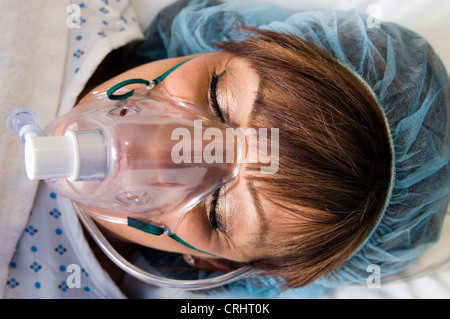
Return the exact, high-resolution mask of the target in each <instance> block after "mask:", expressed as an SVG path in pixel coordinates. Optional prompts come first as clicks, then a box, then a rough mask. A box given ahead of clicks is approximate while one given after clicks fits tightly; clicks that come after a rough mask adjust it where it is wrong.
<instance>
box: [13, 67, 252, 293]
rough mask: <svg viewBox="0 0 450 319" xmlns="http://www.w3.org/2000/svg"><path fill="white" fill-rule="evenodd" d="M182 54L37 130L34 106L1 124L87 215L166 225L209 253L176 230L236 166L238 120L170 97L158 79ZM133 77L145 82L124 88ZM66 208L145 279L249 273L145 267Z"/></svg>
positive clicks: (172, 282) (161, 228)
mask: <svg viewBox="0 0 450 319" xmlns="http://www.w3.org/2000/svg"><path fill="white" fill-rule="evenodd" d="M187 61H189V60H187ZM187 61H184V62H182V63H180V64H179V65H177V66H175V67H173V68H172V69H170V70H168V71H167V72H166V73H164V74H162V75H161V76H159V77H158V78H156V79H155V80H153V81H146V80H142V79H130V80H127V81H123V82H121V83H118V84H117V85H115V86H113V87H112V88H110V89H109V90H108V91H98V92H94V93H93V94H92V95H91V96H90V98H89V99H88V102H86V103H84V104H82V105H78V106H77V107H75V108H74V109H72V110H71V111H70V112H69V113H67V114H65V115H64V116H62V117H59V118H57V119H55V120H53V121H52V122H51V123H49V125H48V126H47V127H46V128H45V130H44V132H43V133H41V130H40V128H39V123H38V118H37V116H36V114H34V112H33V111H32V110H30V109H25V108H19V109H15V110H13V111H12V112H11V113H10V115H9V116H8V120H7V126H8V129H9V130H10V131H11V132H12V133H13V134H16V135H17V136H18V137H19V138H20V140H21V141H22V142H23V143H24V144H25V164H26V170H27V175H28V177H29V178H30V179H33V180H37V179H43V180H46V182H47V183H48V184H49V186H50V187H51V188H52V189H53V190H54V191H55V192H57V193H58V194H60V195H61V196H63V197H66V198H69V199H72V200H73V201H74V202H73V203H74V204H75V203H81V204H84V205H86V206H89V214H90V215H92V214H93V215H95V216H96V217H98V218H101V219H103V220H106V221H109V222H113V223H122V224H128V225H129V226H132V227H134V228H137V229H140V230H142V231H144V232H147V233H150V234H154V235H161V234H166V235H169V236H170V237H171V238H173V239H175V240H176V241H178V242H179V243H182V244H183V245H185V246H187V247H190V248H192V249H195V250H197V251H200V252H203V253H206V254H210V253H208V252H204V251H201V250H198V249H196V248H195V247H193V246H191V245H190V244H188V243H186V242H184V241H183V240H182V239H181V238H180V237H179V236H177V235H176V231H177V228H178V225H179V224H180V223H181V222H182V220H183V217H184V216H185V214H186V213H187V212H189V211H190V210H191V209H192V208H193V207H194V206H196V205H197V204H199V203H200V202H201V201H202V200H203V199H205V198H206V197H207V196H208V195H210V194H212V193H213V192H214V191H216V190H217V189H219V188H220V187H221V186H222V185H224V184H225V183H227V182H229V181H230V180H231V179H233V178H234V177H235V176H236V175H237V174H238V172H239V169H240V167H241V164H242V163H243V162H244V159H245V156H246V154H245V153H246V140H245V137H244V133H243V132H242V131H241V130H240V129H239V128H235V127H231V126H229V125H227V124H224V123H222V122H221V121H220V120H219V119H218V118H216V117H215V116H213V115H211V114H209V113H208V112H207V111H205V110H204V109H202V108H200V107H198V106H196V105H194V104H192V103H189V102H186V101H183V100H182V99H180V98H178V97H176V96H173V95H172V94H171V93H170V92H169V90H168V89H167V88H166V87H165V86H164V84H163V82H162V80H163V79H164V78H165V77H166V76H167V75H169V74H170V73H171V72H172V71H173V70H175V69H176V68H177V67H179V66H180V65H182V64H183V63H185V62H187ZM134 83H143V84H146V85H147V87H145V86H140V88H139V89H136V90H132V91H129V90H126V89H122V87H123V86H126V85H128V84H134ZM116 92H117V93H121V95H116V94H114V93H116ZM122 93H123V94H122ZM74 207H75V209H76V211H77V212H78V215H79V217H80V219H81V221H82V222H83V224H84V225H85V226H86V228H87V229H88V231H89V232H90V233H91V235H92V236H93V238H94V239H95V240H96V241H97V243H98V244H99V246H100V248H101V249H102V250H103V251H104V252H105V254H107V255H108V256H109V257H110V258H111V260H112V261H113V262H114V263H115V264H116V265H118V266H119V267H120V268H122V269H123V270H124V271H126V272H128V273H129V274H130V275H132V276H134V277H136V278H138V279H140V280H142V281H144V282H147V283H150V284H153V285H156V286H160V287H172V288H180V289H204V288H212V287H217V286H220V285H223V284H226V283H229V282H232V281H234V280H237V279H238V278H241V277H243V276H247V275H249V274H251V273H252V271H251V270H250V269H249V268H247V267H244V268H239V269H236V270H234V271H231V272H229V273H226V274H223V275H220V276H218V277H212V278H208V279H204V280H176V279H170V278H164V277H161V276H159V275H157V274H153V273H148V272H145V271H143V270H141V269H139V268H137V267H135V266H134V265H131V264H130V263H129V262H128V261H126V260H125V259H124V258H123V257H121V256H120V255H119V254H118V253H117V252H116V251H115V250H114V248H113V247H111V245H110V244H109V242H108V241H107V240H106V239H105V238H104V236H103V235H102V234H101V232H100V231H99V230H98V228H97V227H96V225H95V223H93V221H92V220H91V218H90V217H89V216H88V215H87V214H86V213H85V212H84V209H80V208H79V207H78V205H77V204H75V205H74ZM194 231H195V230H194ZM210 255H211V254H210Z"/></svg>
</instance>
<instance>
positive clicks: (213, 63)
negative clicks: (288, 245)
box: [80, 52, 270, 262]
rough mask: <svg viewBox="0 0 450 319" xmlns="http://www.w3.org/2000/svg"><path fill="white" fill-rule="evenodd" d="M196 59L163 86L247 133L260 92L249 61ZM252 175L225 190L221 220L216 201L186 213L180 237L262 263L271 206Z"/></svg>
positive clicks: (162, 66) (161, 239) (156, 244)
mask: <svg viewBox="0 0 450 319" xmlns="http://www.w3.org/2000/svg"><path fill="white" fill-rule="evenodd" d="M194 57H195V58H194V59H192V60H190V61H188V62H187V63H185V64H183V65H181V66H180V67H179V68H177V69H176V70H175V71H173V72H172V73H170V75H169V76H168V77H167V78H166V79H165V80H164V83H165V85H166V87H167V88H168V89H169V91H171V93H172V94H174V95H175V96H178V97H180V98H182V99H183V100H186V101H189V102H192V103H194V104H196V105H198V106H201V107H204V108H205V109H207V111H209V112H210V113H211V114H215V115H216V116H218V117H219V118H220V117H221V120H223V121H224V122H226V123H231V124H233V125H235V126H238V127H240V128H242V129H246V128H247V122H248V118H249V115H250V112H251V111H252V107H253V103H254V101H255V99H256V95H257V91H258V86H259V77H258V75H257V73H256V72H255V71H254V70H253V69H252V68H250V66H249V64H248V63H247V61H246V60H244V59H241V58H237V57H235V56H233V55H231V54H228V53H224V52H216V53H208V54H201V55H197V56H194ZM189 58H192V56H190V57H182V58H175V59H167V60H161V61H156V62H152V63H149V64H146V65H143V66H140V67H137V68H135V69H132V70H129V71H127V72H125V73H123V74H121V75H119V76H117V77H115V78H113V79H111V80H109V81H107V82H105V83H103V84H102V85H100V86H99V87H98V88H96V89H108V88H109V87H111V86H112V85H114V84H116V83H118V82H120V81H123V80H126V79H130V78H143V79H148V80H150V79H154V78H156V77H157V76H159V75H160V74H162V73H164V72H165V71H167V70H169V69H170V68H172V67H173V66H175V65H177V64H179V63H180V62H182V61H184V60H187V59H189ZM213 74H216V75H217V78H216V80H217V89H216V97H217V104H218V106H219V108H220V114H218V113H217V110H216V111H214V110H213V108H212V106H211V104H212V103H211V101H210V99H211V97H210V82H211V80H212V77H213V76H212V75H213ZM88 98H89V96H87V97H86V98H85V99H88ZM83 100H84V99H83ZM83 100H81V102H80V103H83ZM247 174H249V172H247V171H246V169H245V164H244V166H243V167H242V168H241V170H240V172H239V174H238V176H237V177H236V178H234V179H233V180H232V181H231V182H229V183H228V184H226V185H224V186H223V187H222V188H221V190H220V192H219V195H218V198H217V209H216V214H214V213H210V206H211V203H212V201H213V196H209V197H207V198H206V199H205V200H204V201H203V202H202V203H200V204H199V205H197V206H196V207H195V208H194V209H192V210H191V211H189V212H187V213H186V215H185V217H184V218H183V220H182V222H181V223H180V225H179V227H178V229H177V235H178V236H179V237H181V238H182V239H183V240H184V241H185V242H187V243H189V244H190V245H192V246H194V247H196V248H197V249H200V250H203V251H206V252H209V253H211V254H214V255H216V256H219V257H221V258H225V259H229V260H234V261H238V262H248V261H251V260H254V259H256V258H260V257H263V256H264V251H263V250H262V249H261V248H257V247H256V245H255V243H258V242H259V241H260V238H261V236H262V234H263V232H264V231H265V229H266V227H265V225H266V223H265V220H266V219H267V218H268V216H267V214H268V211H270V204H269V203H268V202H266V201H264V200H263V199H262V198H258V196H257V191H256V185H253V184H252V183H250V182H249V181H248V180H247V176H248V175H247ZM263 207H264V209H263ZM87 212H89V209H87ZM97 221H98V223H99V224H101V226H103V228H104V230H105V231H109V232H112V233H113V234H114V235H116V236H118V237H119V238H121V239H123V240H128V241H132V242H135V243H138V244H141V245H144V246H148V247H153V248H156V249H161V250H167V251H173V252H178V253H183V254H193V255H199V256H203V257H211V256H209V255H206V254H202V253H200V252H197V251H195V250H193V249H190V248H188V247H186V246H183V245H182V244H180V243H178V242H176V241H175V240H173V239H171V238H169V237H168V236H154V235H150V234H146V233H144V232H141V231H139V230H136V229H134V228H131V227H128V226H126V225H120V224H113V223H109V222H105V221H102V220H97Z"/></svg>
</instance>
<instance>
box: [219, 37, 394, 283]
mask: <svg viewBox="0 0 450 319" xmlns="http://www.w3.org/2000/svg"><path fill="white" fill-rule="evenodd" d="M245 31H251V32H252V33H254V35H255V36H252V37H250V38H249V39H246V40H244V41H241V42H238V43H234V42H226V43H222V44H220V45H219V48H221V49H223V50H225V51H227V52H230V53H232V54H234V55H236V56H238V57H242V58H246V59H247V60H248V61H249V62H250V65H251V66H252V68H254V69H255V70H256V71H257V73H258V74H259V77H260V89H259V92H258V96H257V99H256V101H255V104H254V108H253V112H252V114H251V121H250V124H251V126H252V127H255V128H268V129H269V128H278V129H279V169H278V172H277V173H276V174H273V175H262V174H259V173H258V172H259V167H258V165H253V167H252V168H251V169H253V170H254V174H253V175H252V177H251V178H250V180H249V182H251V183H254V185H256V186H257V193H258V196H259V197H261V198H265V200H268V201H270V202H272V203H273V204H275V205H276V207H278V208H279V211H277V212H272V217H273V215H274V216H276V221H273V223H276V227H272V228H270V227H269V230H267V232H266V233H265V234H264V237H263V240H262V242H261V243H260V245H262V246H263V247H264V249H266V250H267V251H268V252H270V253H269V257H267V258H264V259H261V260H256V261H253V262H251V265H252V266H253V267H255V268H257V269H260V270H262V271H263V273H264V274H265V275H270V276H278V277H282V278H284V280H285V288H292V287H300V286H305V285H307V284H309V283H311V282H313V281H314V280H316V279H318V278H319V277H321V276H323V275H327V274H330V273H333V271H334V270H336V269H338V268H339V266H341V265H342V264H343V263H344V262H345V261H346V260H347V259H348V258H349V257H350V256H351V255H352V254H353V253H354V252H355V250H356V249H357V247H359V246H360V245H361V243H362V242H363V241H364V240H365V239H366V238H367V236H368V234H369V233H370V230H371V229H372V227H373V225H374V223H375V221H376V219H377V217H378V216H379V214H380V210H381V207H382V205H383V201H384V198H385V196H386V192H387V188H388V183H389V176H390V159H391V151H390V147H389V138H388V134H387V128H386V124H385V121H384V117H383V114H382V111H381V110H380V108H379V106H378V105H377V102H376V100H375V98H374V97H373V95H372V94H371V93H370V91H368V89H367V88H366V87H365V86H364V85H363V84H362V83H361V81H360V80H359V79H358V78H357V77H356V76H355V75H353V74H352V73H351V72H350V71H349V70H348V69H346V68H345V67H343V66H342V65H341V64H340V63H338V62H337V61H336V60H335V59H334V58H332V57H331V56H330V54H329V53H327V52H326V51H325V50H324V49H323V48H321V47H319V46H317V45H315V44H312V43H307V42H305V41H303V40H301V39H300V38H298V37H296V36H293V35H288V34H283V33H278V32H273V31H261V30H254V29H246V30H245ZM270 222H271V221H270V220H269V223H270ZM274 229H275V230H274Z"/></svg>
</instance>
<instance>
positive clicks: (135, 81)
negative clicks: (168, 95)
mask: <svg viewBox="0 0 450 319" xmlns="http://www.w3.org/2000/svg"><path fill="white" fill-rule="evenodd" d="M192 59H193V58H191V59H188V60H185V61H183V62H181V63H179V64H177V65H175V66H174V67H172V68H171V69H169V70H168V71H166V72H164V73H163V74H161V75H160V76H158V77H157V78H156V79H154V80H153V81H148V80H144V79H128V80H125V81H122V82H119V83H117V84H116V85H114V86H112V87H111V88H110V89H109V90H108V91H107V92H106V96H107V97H108V98H109V99H110V100H113V101H117V100H125V99H127V98H129V97H131V96H133V94H134V90H131V91H130V92H127V93H124V94H114V92H116V91H117V90H119V89H121V88H123V87H124V86H127V85H130V84H145V85H146V86H151V85H154V84H155V83H156V82H158V81H159V82H161V81H163V80H164V79H165V78H166V77H167V76H168V75H169V74H170V73H172V72H173V71H175V69H177V68H178V67H180V66H181V65H183V64H185V63H186V62H188V61H190V60H192Z"/></svg>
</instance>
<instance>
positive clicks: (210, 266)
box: [183, 255, 231, 272]
mask: <svg viewBox="0 0 450 319" xmlns="http://www.w3.org/2000/svg"><path fill="white" fill-rule="evenodd" d="M183 258H184V261H185V262H186V263H187V264H189V265H190V266H192V267H195V268H198V269H203V270H217V271H223V272H228V271H231V269H230V267H228V265H226V264H225V263H224V262H223V261H222V260H221V259H216V258H205V257H199V256H194V255H183Z"/></svg>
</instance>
